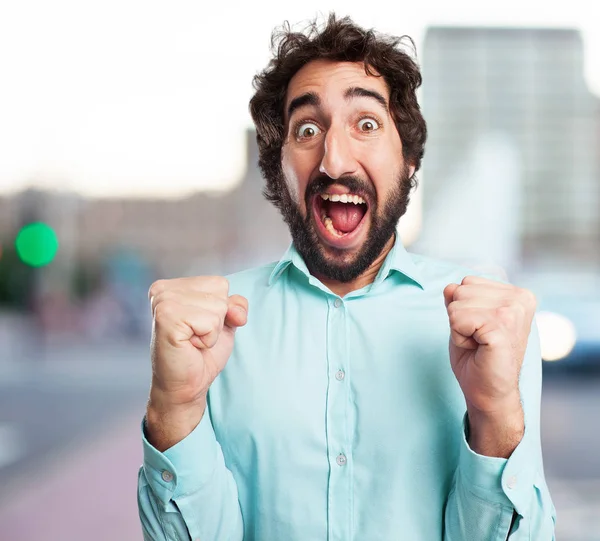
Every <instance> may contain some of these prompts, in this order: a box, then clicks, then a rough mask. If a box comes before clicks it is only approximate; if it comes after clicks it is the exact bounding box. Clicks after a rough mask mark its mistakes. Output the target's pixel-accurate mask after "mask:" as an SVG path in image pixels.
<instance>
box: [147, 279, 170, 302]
mask: <svg viewBox="0 0 600 541" xmlns="http://www.w3.org/2000/svg"><path fill="white" fill-rule="evenodd" d="M166 285H167V280H164V279H161V280H156V281H155V282H153V283H152V285H151V286H150V289H148V298H152V297H156V295H158V294H159V293H162V292H163V291H164V290H165V289H166Z"/></svg>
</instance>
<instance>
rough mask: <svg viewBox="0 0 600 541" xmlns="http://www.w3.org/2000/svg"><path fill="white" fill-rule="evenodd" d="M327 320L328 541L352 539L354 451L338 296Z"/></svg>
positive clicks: (344, 313) (331, 302)
mask: <svg viewBox="0 0 600 541" xmlns="http://www.w3.org/2000/svg"><path fill="white" fill-rule="evenodd" d="M328 305H329V311H328V318H327V335H328V341H327V362H328V369H327V374H328V387H327V450H328V455H329V456H328V458H329V463H330V465H331V466H330V469H329V483H328V498H327V499H328V515H329V517H330V519H329V525H328V530H329V531H328V534H329V535H328V539H331V540H332V541H334V540H335V541H338V540H342V539H350V538H351V535H352V533H351V523H352V517H351V513H352V509H351V508H352V506H351V505H350V503H349V502H350V501H351V492H352V479H351V476H352V467H351V462H350V461H351V459H352V449H351V446H350V445H351V440H350V436H349V433H348V427H349V425H351V424H352V420H351V416H352V409H351V408H350V406H349V403H350V400H349V388H348V381H349V380H347V378H348V375H349V374H348V372H347V366H346V363H347V362H348V355H349V353H350V352H349V345H348V332H347V310H348V305H347V303H345V302H344V301H343V300H342V299H341V298H339V297H330V298H329V299H328Z"/></svg>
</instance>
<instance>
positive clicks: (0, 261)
mask: <svg viewBox="0 0 600 541" xmlns="http://www.w3.org/2000/svg"><path fill="white" fill-rule="evenodd" d="M34 278H35V269H34V268H32V267H29V266H28V265H25V263H23V262H22V261H21V260H20V259H19V256H18V254H17V251H16V250H15V247H14V245H13V244H12V243H9V242H6V241H5V242H2V257H1V258H0V307H2V308H8V309H12V310H18V311H26V310H30V309H31V300H32V296H31V295H32V287H33V280H34Z"/></svg>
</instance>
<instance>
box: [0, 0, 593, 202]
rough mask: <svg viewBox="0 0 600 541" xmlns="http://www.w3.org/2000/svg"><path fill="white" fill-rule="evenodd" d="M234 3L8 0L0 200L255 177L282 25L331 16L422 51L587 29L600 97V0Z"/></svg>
mask: <svg viewBox="0 0 600 541" xmlns="http://www.w3.org/2000/svg"><path fill="white" fill-rule="evenodd" d="M203 4H204V5H209V6H210V7H209V8H203V7H202V5H203ZM237 4H239V5H236V3H235V2H233V3H232V2H223V1H221V2H208V3H207V2H206V1H204V2H203V1H202V0H195V1H176V0H175V1H170V2H166V1H164V2H152V1H148V0H144V1H142V0H104V1H103V2H94V3H92V2H82V1H81V0H54V1H53V2H47V1H46V0H18V1H13V2H8V1H7V2H3V3H2V5H1V7H0V74H1V75H0V193H2V192H7V191H13V190H18V189H21V188H22V187H24V186H26V185H27V186H29V185H36V186H41V187H46V188H50V187H56V188H61V189H63V188H67V189H74V190H77V191H79V192H81V193H83V194H86V195H140V196H144V195H150V196H156V195H160V196H178V195H181V194H182V193H185V192H187V191H192V190H197V189H226V188H227V187H228V186H231V184H232V183H235V182H236V181H238V180H239V179H240V177H241V175H242V174H243V172H244V166H245V154H244V148H245V132H244V131H245V129H246V128H247V127H248V126H249V125H251V120H250V116H249V114H248V112H247V108H248V100H249V99H250V96H251V94H252V88H251V80H252V76H253V75H254V74H255V73H256V72H257V71H259V70H260V69H262V68H263V67H264V65H265V64H266V62H267V61H268V59H269V48H268V46H269V39H270V34H271V30H272V29H273V27H275V26H278V25H280V24H281V23H282V22H283V21H284V20H286V19H287V20H289V21H290V22H292V23H295V22H301V21H305V20H307V19H309V18H312V17H313V16H314V15H316V14H318V13H325V14H326V13H328V12H329V11H331V10H334V11H336V13H337V14H338V15H346V14H348V15H351V16H352V17H353V18H354V20H355V21H356V22H358V23H359V24H362V25H364V26H368V27H375V28H376V29H378V30H380V31H383V32H390V33H394V34H409V35H410V36H412V37H413V38H414V39H415V41H416V43H417V47H418V51H420V48H421V43H422V38H423V35H424V31H425V28H426V26H428V25H432V24H468V25H471V24H473V25H475V24H480V25H511V26H561V27H576V28H579V29H581V30H582V32H583V36H584V40H585V44H586V79H587V81H588V84H589V85H590V88H591V89H592V90H593V91H594V92H596V93H597V94H598V95H600V33H599V32H598V30H597V29H598V26H599V25H600V7H599V6H600V2H599V1H598V0H581V1H580V0H571V1H569V2H560V3H556V4H555V5H552V6H551V5H549V4H548V3H547V2H538V1H527V0H504V1H502V2H497V1H496V2H482V1H480V0H479V1H468V0H453V1H452V2H448V1H446V0H439V1H438V0H411V1H405V2H398V1H389V0H385V2H384V1H380V2H375V1H369V2H365V1H364V0H362V1H357V0H344V1H342V0H340V1H333V0H319V1H316V0H303V1H302V2H296V3H291V2H290V3H288V2H282V1H281V0H279V1H268V0H258V1H254V2H238V3H237ZM384 6H385V7H384ZM594 22H595V28H594ZM594 31H595V32H594Z"/></svg>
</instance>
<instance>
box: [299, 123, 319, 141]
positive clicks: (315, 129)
mask: <svg viewBox="0 0 600 541" xmlns="http://www.w3.org/2000/svg"><path fill="white" fill-rule="evenodd" d="M319 133H321V130H320V129H319V126H317V125H316V124H315V123H314V122H302V123H301V124H300V125H299V126H298V127H297V128H296V137H300V138H301V139H311V138H312V137H315V136H316V135H318V134H319Z"/></svg>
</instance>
